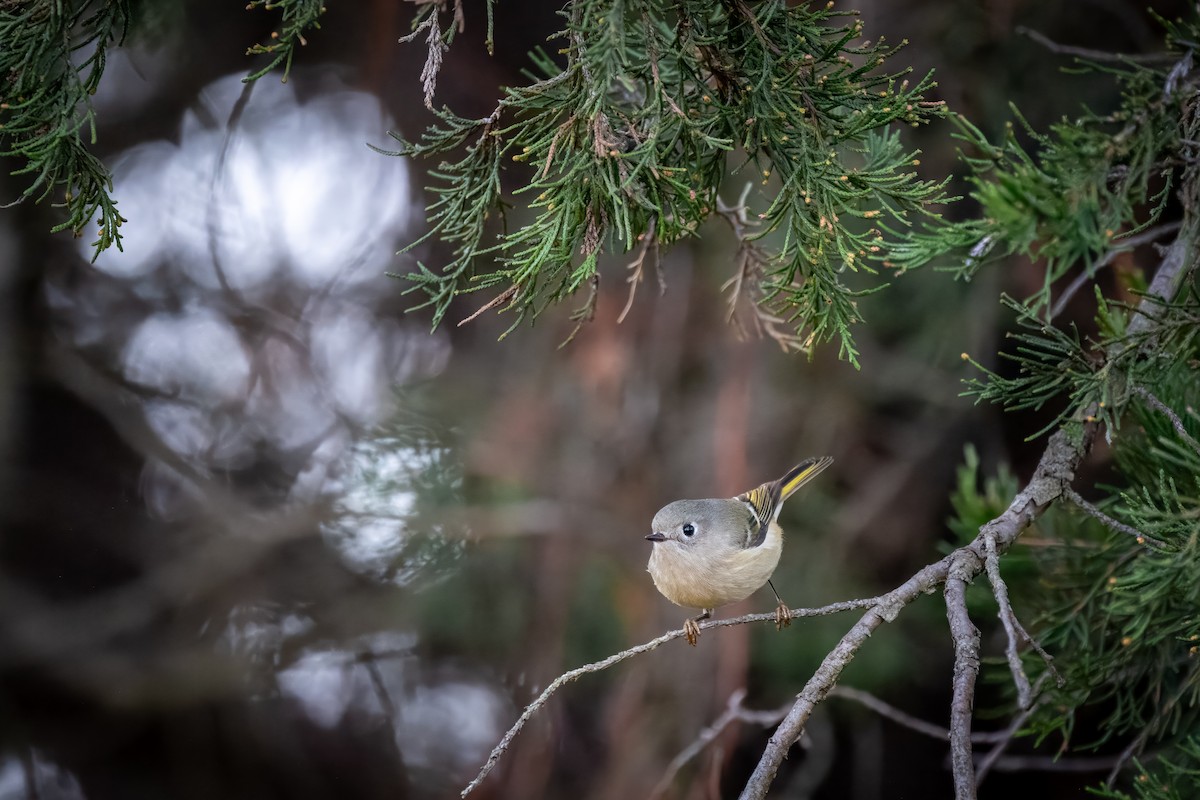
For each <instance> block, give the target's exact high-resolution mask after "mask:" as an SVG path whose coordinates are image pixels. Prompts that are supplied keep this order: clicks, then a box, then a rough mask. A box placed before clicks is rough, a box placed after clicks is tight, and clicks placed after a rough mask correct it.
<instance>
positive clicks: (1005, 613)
mask: <svg viewBox="0 0 1200 800" xmlns="http://www.w3.org/2000/svg"><path fill="white" fill-rule="evenodd" d="M983 551H984V568H985V569H986V570H987V576H988V582H989V583H991V584H992V595H993V596H994V597H995V598H996V604H997V605H998V606H999V607H1000V611H999V614H998V615H999V617H1000V621H1001V622H1002V623H1003V624H1004V633H1005V635H1006V636H1007V638H1008V645H1007V647H1005V649H1004V655H1005V657H1006V658H1007V659H1008V668H1009V670H1010V671H1011V672H1012V676H1013V684H1014V685H1015V686H1016V687H1017V706H1018V707H1019V708H1020V709H1021V710H1022V711H1027V710H1029V709H1030V708H1032V704H1033V698H1034V695H1036V694H1037V690H1036V689H1033V688H1032V687H1030V685H1029V677H1028V676H1027V675H1026V674H1025V667H1024V665H1022V663H1021V654H1020V650H1019V647H1020V644H1019V640H1024V641H1025V643H1027V644H1028V645H1029V646H1030V647H1032V648H1033V650H1034V652H1036V653H1037V654H1038V655H1039V656H1041V657H1042V660H1043V661H1045V662H1046V668H1047V669H1048V670H1049V672H1048V673H1046V674H1052V675H1054V679H1055V681H1057V682H1058V685H1059V686H1060V687H1061V686H1063V684H1064V683H1065V682H1066V681H1065V679H1064V678H1063V676H1062V675H1060V674H1059V672H1058V670H1057V669H1055V667H1054V656H1052V655H1050V654H1049V653H1047V652H1046V650H1045V649H1044V648H1043V647H1042V646H1041V644H1039V643H1038V641H1037V640H1036V639H1034V638H1033V637H1032V636H1030V635H1029V631H1027V630H1025V626H1024V625H1022V624H1021V621H1020V620H1019V619H1017V615H1016V612H1014V611H1013V607H1012V602H1011V601H1010V600H1009V599H1008V585H1007V584H1006V583H1005V582H1004V578H1003V577H1002V576H1001V575H1000V553H999V551H998V550H997V549H996V542H995V540H994V539H993V538H992V537H991V536H985V537H984V539H983ZM1042 677H1043V678H1044V677H1045V675H1043V676H1042ZM1040 680H1041V679H1039V681H1040ZM1039 685H1040V683H1039ZM978 784H979V779H978V778H977V779H976V785H978Z"/></svg>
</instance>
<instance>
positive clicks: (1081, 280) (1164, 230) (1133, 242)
mask: <svg viewBox="0 0 1200 800" xmlns="http://www.w3.org/2000/svg"><path fill="white" fill-rule="evenodd" d="M1182 224H1183V223H1181V222H1170V223H1167V224H1166V225H1156V226H1155V227H1153V228H1148V229H1146V230H1144V231H1142V232H1141V233H1138V234H1136V235H1134V236H1130V237H1129V238H1127V239H1122V240H1120V242H1118V243H1117V244H1116V245H1115V246H1114V247H1113V248H1112V249H1111V250H1109V251H1108V252H1107V253H1105V254H1104V255H1103V256H1102V257H1101V258H1100V260H1099V261H1097V262H1096V263H1095V264H1093V265H1092V266H1091V267H1088V268H1087V269H1085V270H1084V271H1083V272H1081V273H1079V274H1078V275H1077V276H1075V279H1074V280H1073V281H1071V283H1070V284H1069V285H1068V286H1067V288H1066V289H1063V292H1062V294H1061V295H1059V297H1058V300H1057V301H1056V302H1055V303H1054V307H1053V308H1052V309H1051V310H1050V319H1054V318H1055V317H1057V316H1058V315H1059V314H1061V313H1062V312H1063V311H1064V310H1065V309H1066V307H1067V303H1069V302H1070V301H1071V298H1072V297H1074V296H1075V293H1076V292H1078V291H1079V290H1080V289H1082V288H1083V286H1084V284H1086V283H1087V282H1088V281H1090V280H1092V279H1093V278H1095V277H1096V275H1097V273H1099V272H1100V270H1102V269H1104V268H1105V267H1107V266H1108V265H1109V264H1111V263H1112V262H1113V261H1114V260H1116V258H1117V256H1118V255H1120V254H1121V253H1128V252H1129V251H1130V250H1133V249H1134V248H1136V247H1141V246H1142V245H1144V244H1150V243H1151V242H1154V241H1156V240H1157V239H1161V238H1162V237H1163V236H1166V235H1167V234H1170V233H1175V232H1176V231H1177V230H1179V228H1180V226H1181V225H1182Z"/></svg>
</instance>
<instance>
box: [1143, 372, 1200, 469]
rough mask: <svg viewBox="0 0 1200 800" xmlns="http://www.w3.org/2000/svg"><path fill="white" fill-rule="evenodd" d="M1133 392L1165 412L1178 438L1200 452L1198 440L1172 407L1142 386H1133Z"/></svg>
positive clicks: (1153, 406)
mask: <svg viewBox="0 0 1200 800" xmlns="http://www.w3.org/2000/svg"><path fill="white" fill-rule="evenodd" d="M1133 393H1134V394H1136V395H1139V396H1141V397H1142V399H1144V400H1145V401H1146V402H1147V403H1149V404H1150V406H1151V407H1152V408H1154V409H1155V410H1157V411H1159V412H1161V413H1163V414H1165V415H1166V417H1167V419H1169V420H1171V427H1173V428H1174V429H1175V432H1176V433H1178V434H1179V438H1180V439H1183V440H1184V441H1185V442H1187V444H1188V447H1191V448H1192V449H1193V450H1195V451H1196V453H1197V454H1200V442H1197V441H1196V440H1195V439H1193V438H1192V435H1191V434H1189V433H1188V432H1187V428H1185V427H1183V420H1182V419H1180V418H1179V415H1178V414H1176V413H1175V411H1174V409H1172V408H1171V407H1170V406H1168V405H1167V404H1166V403H1164V402H1163V401H1162V400H1159V399H1158V398H1157V397H1155V396H1154V394H1153V393H1152V392H1151V391H1150V390H1149V389H1147V388H1146V387H1144V386H1134V387H1133Z"/></svg>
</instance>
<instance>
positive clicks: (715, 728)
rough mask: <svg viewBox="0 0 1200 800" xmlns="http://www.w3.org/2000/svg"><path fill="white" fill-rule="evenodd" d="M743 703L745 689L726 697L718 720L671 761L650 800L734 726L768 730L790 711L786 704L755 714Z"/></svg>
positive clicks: (660, 795) (664, 789) (701, 732)
mask: <svg viewBox="0 0 1200 800" xmlns="http://www.w3.org/2000/svg"><path fill="white" fill-rule="evenodd" d="M745 699H746V690H745V689H744V688H742V689H738V690H737V691H735V692H734V693H733V694H731V695H730V696H729V701H728V703H727V704H726V706H725V710H724V711H723V712H722V713H721V716H719V717H717V718H716V719H715V720H714V721H713V724H712V725H709V726H708V727H707V728H705V729H704V730H702V731H700V734H699V735H698V736H697V737H696V738H695V739H694V740H693V741H692V742H691V743H690V744H688V746H687V747H685V748H683V749H682V750H680V751H679V754H678V755H677V756H675V757H674V758H673V759H671V763H670V764H668V765H667V770H666V772H664V773H663V776H662V777H661V778H660V779H659V781H658V783H657V784H655V786H654V789H653V790H652V791H651V792H650V800H656V798H659V797H662V796H663V795H664V794H666V791H667V790H668V789H670V788H671V783H672V782H673V781H674V780H675V776H676V775H678V774H679V770H681V769H683V768H684V767H685V766H686V765H687V763H688V762H689V761H691V760H692V759H694V758H695V757H696V756H698V755H700V753H701V752H703V751H704V748H706V747H708V746H709V745H710V744H712V742H713V741H714V740H715V739H716V738H717V737H718V736H720V735H721V733H722V732H723V731H724V730H725V729H726V728H728V727H729V726H730V725H732V724H733V723H734V722H749V723H751V724H753V725H761V726H763V727H767V726H768V725H774V724H776V723H777V722H779V720H781V719H783V715H784V714H786V713H787V711H788V709H789V708H791V704H790V703H789V704H788V705H785V706H781V707H780V708H776V709H773V710H768V711H755V710H753V709H749V708H746V707H745V706H744V705H742V701H743V700H745Z"/></svg>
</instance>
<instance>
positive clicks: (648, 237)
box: [617, 217, 666, 325]
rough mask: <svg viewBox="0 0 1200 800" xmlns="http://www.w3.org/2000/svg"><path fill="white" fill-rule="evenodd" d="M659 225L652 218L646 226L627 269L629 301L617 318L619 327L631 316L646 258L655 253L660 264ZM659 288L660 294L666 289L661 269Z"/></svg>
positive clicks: (655, 218)
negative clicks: (657, 231)
mask: <svg viewBox="0 0 1200 800" xmlns="http://www.w3.org/2000/svg"><path fill="white" fill-rule="evenodd" d="M657 223H658V217H650V223H649V225H647V226H646V232H645V233H643V234H642V235H641V236H639V237H638V248H637V253H636V254H635V255H634V257H633V260H632V261H630V262H629V264H628V266H627V267H626V269H628V270H629V276H628V277H627V278H625V282H626V283H628V284H629V299H628V300H626V301H625V308H623V309H621V313H620V315H619V316H618V317H617V324H618V325H620V324H621V323H622V322H624V321H625V317H626V316H628V314H629V309H631V308H633V298H634V297H635V296H636V295H637V289H638V285H639V284H640V283H641V282H642V280H643V279H644V278H645V273H646V269H645V267H646V256H647V255H648V254H649V253H650V252H651V251H653V252H654V262H655V264H656V265H657V264H658V262H659V255H658V235H657V233H656V232H655V227H656V225H657ZM658 287H659V290H660V292H661V291H662V290H664V289H665V288H666V286H665V285H664V284H663V280H662V270H661V268H659V273H658Z"/></svg>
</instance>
